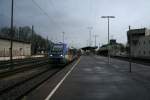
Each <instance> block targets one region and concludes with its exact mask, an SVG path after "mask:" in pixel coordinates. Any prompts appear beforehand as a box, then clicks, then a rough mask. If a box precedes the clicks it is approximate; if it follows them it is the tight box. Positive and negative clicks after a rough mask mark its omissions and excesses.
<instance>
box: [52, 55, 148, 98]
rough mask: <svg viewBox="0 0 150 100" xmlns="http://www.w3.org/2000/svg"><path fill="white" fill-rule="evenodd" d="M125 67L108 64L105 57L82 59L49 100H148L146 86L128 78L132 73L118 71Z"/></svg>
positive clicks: (115, 63) (120, 64)
mask: <svg viewBox="0 0 150 100" xmlns="http://www.w3.org/2000/svg"><path fill="white" fill-rule="evenodd" d="M125 64H126V66H128V65H127V63H124V64H123V63H122V61H118V62H117V61H115V62H114V63H112V64H110V65H108V64H107V58H103V57H99V58H97V57H89V56H82V57H81V60H80V62H79V64H77V66H76V67H75V69H74V70H73V71H72V72H71V74H70V75H69V76H68V77H67V78H66V79H65V81H64V82H63V83H62V84H61V86H60V87H59V88H58V90H57V91H56V92H55V93H54V95H53V96H52V98H51V100H150V89H149V88H150V87H149V86H150V85H145V84H143V83H142V82H141V81H139V80H138V79H136V78H138V77H132V76H135V74H129V73H128V72H127V68H125V69H123V68H122V67H123V66H124V65H125ZM135 66H136V65H135ZM138 66H140V65H138ZM117 67H118V68H117ZM120 67H121V68H120ZM119 68H120V69H122V70H120V69H119ZM147 82H149V81H147ZM147 84H150V82H149V83H147Z"/></svg>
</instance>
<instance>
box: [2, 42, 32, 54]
mask: <svg viewBox="0 0 150 100" xmlns="http://www.w3.org/2000/svg"><path fill="white" fill-rule="evenodd" d="M30 55H31V44H28V43H24V42H16V41H13V56H30ZM7 56H10V41H9V40H3V39H0V57H7Z"/></svg>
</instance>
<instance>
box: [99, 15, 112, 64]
mask: <svg viewBox="0 0 150 100" xmlns="http://www.w3.org/2000/svg"><path fill="white" fill-rule="evenodd" d="M101 18H107V20H108V48H107V49H108V64H110V47H109V46H110V41H109V19H110V18H115V16H101Z"/></svg>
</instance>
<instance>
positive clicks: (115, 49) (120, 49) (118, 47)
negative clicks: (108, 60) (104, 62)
mask: <svg viewBox="0 0 150 100" xmlns="http://www.w3.org/2000/svg"><path fill="white" fill-rule="evenodd" d="M108 46H109V53H110V55H111V56H119V55H122V54H123V53H124V52H125V47H124V46H123V44H121V43H117V42H116V40H115V39H111V40H110V44H109V45H108V44H106V45H103V46H102V47H101V48H99V50H98V52H99V54H100V55H104V56H106V55H107V54H108Z"/></svg>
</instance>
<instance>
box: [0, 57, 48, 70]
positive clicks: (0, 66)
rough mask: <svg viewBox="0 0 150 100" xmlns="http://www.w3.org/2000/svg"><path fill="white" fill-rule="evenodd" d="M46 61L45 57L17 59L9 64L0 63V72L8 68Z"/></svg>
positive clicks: (8, 62) (7, 62) (5, 62)
mask: <svg viewBox="0 0 150 100" xmlns="http://www.w3.org/2000/svg"><path fill="white" fill-rule="evenodd" d="M46 59H47V58H46V57H42V58H27V59H18V60H14V61H13V63H11V62H10V61H0V70H3V69H8V68H11V67H15V66H19V65H24V64H29V63H34V62H37V61H41V60H46Z"/></svg>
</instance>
